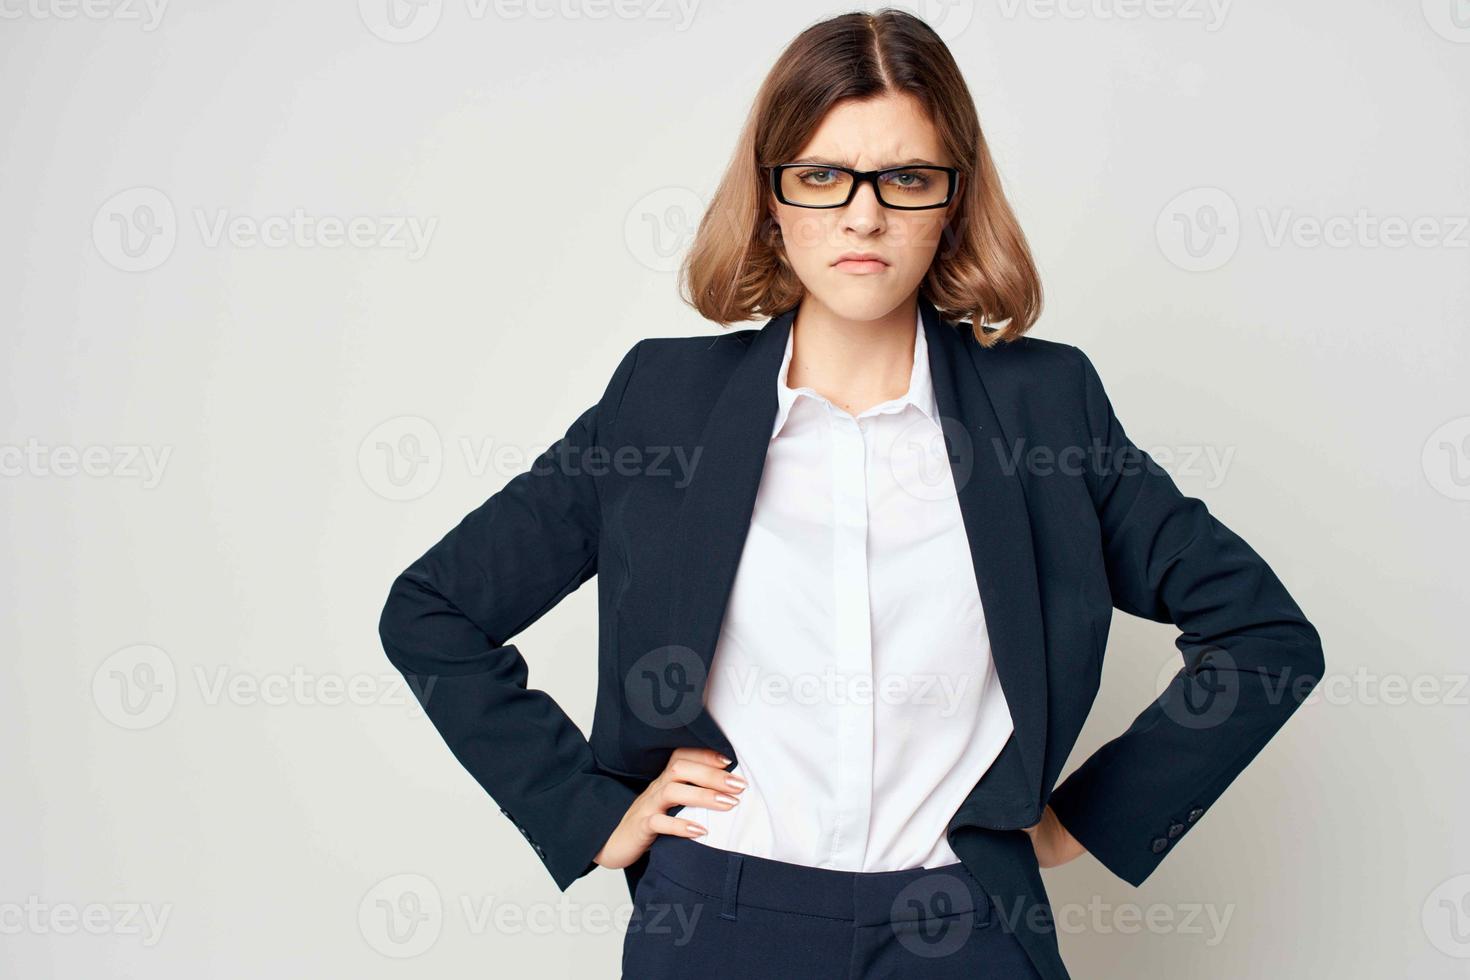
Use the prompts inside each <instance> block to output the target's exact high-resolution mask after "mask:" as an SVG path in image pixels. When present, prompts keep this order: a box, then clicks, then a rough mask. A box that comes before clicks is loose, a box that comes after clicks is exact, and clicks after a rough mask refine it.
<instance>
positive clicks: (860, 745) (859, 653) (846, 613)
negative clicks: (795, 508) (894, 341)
mask: <svg viewBox="0 0 1470 980" xmlns="http://www.w3.org/2000/svg"><path fill="white" fill-rule="evenodd" d="M829 418H830V420H831V422H832V500H833V515H834V526H833V539H832V540H833V553H832V563H833V564H832V570H833V600H834V603H833V608H834V610H835V614H836V615H835V618H836V622H835V623H834V629H835V637H834V644H833V646H834V651H835V657H836V669H837V672H838V675H839V678H840V686H839V688H838V689H837V691H836V692H835V694H836V696H837V697H838V699H839V703H838V705H837V708H838V710H837V712H836V715H837V717H838V718H839V719H840V720H839V723H838V745H839V755H838V762H837V768H838V771H837V777H836V783H837V786H838V787H839V800H840V803H839V807H838V812H837V814H835V826H834V829H833V835H832V849H833V858H834V859H840V860H842V861H844V862H846V864H847V866H851V867H861V866H862V863H863V858H864V854H865V851H866V847H867V840H868V823H869V804H870V801H871V795H870V794H871V790H872V786H871V780H872V772H873V703H872V698H871V697H870V693H871V691H872V687H873V684H872V670H873V646H872V620H871V615H870V613H869V603H868V479H867V447H866V445H865V442H864V438H863V431H862V428H861V427H860V426H859V425H858V422H857V420H856V419H854V418H853V417H852V416H851V415H848V414H846V413H844V412H840V411H838V410H836V409H835V408H832V407H831V406H829Z"/></svg>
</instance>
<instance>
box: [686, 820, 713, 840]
mask: <svg viewBox="0 0 1470 980" xmlns="http://www.w3.org/2000/svg"><path fill="white" fill-rule="evenodd" d="M689 832H690V833H691V834H693V835H694V836H695V837H702V836H704V835H705V834H707V833H709V831H707V830H705V829H704V828H703V827H701V826H700V825H699V824H697V823H692V824H690V825H689Z"/></svg>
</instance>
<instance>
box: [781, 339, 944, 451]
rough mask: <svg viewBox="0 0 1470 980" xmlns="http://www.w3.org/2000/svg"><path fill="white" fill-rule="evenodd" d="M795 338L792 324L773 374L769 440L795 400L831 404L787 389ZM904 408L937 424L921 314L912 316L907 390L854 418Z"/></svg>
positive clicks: (811, 392) (812, 393) (813, 394)
mask: <svg viewBox="0 0 1470 980" xmlns="http://www.w3.org/2000/svg"><path fill="white" fill-rule="evenodd" d="M795 338H796V329H795V324H793V325H792V327H791V328H789V329H788V330H787V331H786V352H785V354H783V355H782V357H781V370H780V371H778V372H777V373H776V421H775V424H774V425H773V426H772V427H771V438H772V439H774V438H776V436H777V435H779V434H780V432H781V427H782V426H783V425H785V424H786V419H787V418H788V417H789V416H790V415H791V409H792V406H794V405H795V404H796V402H797V400H798V399H800V398H802V397H807V398H811V399H813V400H815V401H818V402H821V403H823V404H826V405H830V404H831V403H830V402H829V401H828V400H827V399H826V398H824V397H823V396H822V395H821V394H819V393H818V392H817V391H816V390H815V389H813V388H809V387H806V386H802V387H800V388H791V387H788V386H787V384H786V377H787V375H788V374H789V373H790V370H791V352H792V350H793V348H794V345H795ZM908 405H913V406H914V407H915V408H917V409H918V410H919V411H921V412H923V413H924V414H925V415H927V416H928V417H929V419H930V420H931V421H934V422H938V421H939V408H938V406H937V405H936V404H935V400H934V381H933V379H932V378H931V377H930V375H929V342H928V341H927V340H925V339H924V317H923V314H922V313H917V314H916V315H915V317H914V367H913V370H912V371H911V372H910V373H909V387H908V390H907V391H905V392H904V393H903V394H902V395H900V396H899V397H897V398H894V399H892V400H890V401H886V402H881V403H879V404H878V405H874V406H872V407H871V408H869V409H867V410H866V411H863V412H861V413H859V414H858V416H857V417H858V418H864V417H867V416H871V415H882V414H887V413H889V412H901V411H903V410H904V408H905V406H908Z"/></svg>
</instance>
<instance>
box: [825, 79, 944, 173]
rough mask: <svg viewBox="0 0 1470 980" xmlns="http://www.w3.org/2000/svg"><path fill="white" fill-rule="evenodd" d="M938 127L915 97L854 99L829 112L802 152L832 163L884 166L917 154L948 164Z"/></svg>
mask: <svg viewBox="0 0 1470 980" xmlns="http://www.w3.org/2000/svg"><path fill="white" fill-rule="evenodd" d="M943 154H944V149H943V144H942V141H941V140H940V138H939V130H938V129H936V128H935V126H934V124H933V123H932V122H931V121H930V119H929V115H928V113H927V112H925V110H924V106H923V103H921V102H919V100H918V99H916V98H914V97H913V96H911V95H899V94H892V93H889V94H885V95H883V96H879V97H877V98H873V99H864V100H861V101H859V100H856V99H849V100H847V101H844V102H839V103H838V104H837V105H835V106H833V107H832V108H831V109H829V110H828V111H827V115H826V116H824V117H823V119H822V122H821V124H820V125H818V126H817V128H816V130H815V131H814V132H813V133H812V136H811V138H810V139H809V140H807V143H806V145H805V146H804V147H802V148H801V150H800V152H799V154H798V155H799V156H801V157H807V156H817V157H822V158H824V161H825V162H828V163H839V164H845V165H848V166H853V167H880V166H884V165H892V164H897V163H901V162H903V161H907V160H910V159H914V158H922V159H926V160H932V161H934V162H935V163H946V164H947V163H948V162H949V161H948V159H947V158H945V156H944V155H943Z"/></svg>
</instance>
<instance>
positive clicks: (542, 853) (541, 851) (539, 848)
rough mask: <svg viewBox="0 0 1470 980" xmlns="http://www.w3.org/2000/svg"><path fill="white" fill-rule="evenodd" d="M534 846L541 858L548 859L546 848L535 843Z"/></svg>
mask: <svg viewBox="0 0 1470 980" xmlns="http://www.w3.org/2000/svg"><path fill="white" fill-rule="evenodd" d="M532 846H533V847H535V848H536V856H537V857H539V858H540V859H541V860H543V861H545V860H546V849H545V848H544V847H542V846H541V845H540V844H534V845H532Z"/></svg>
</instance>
